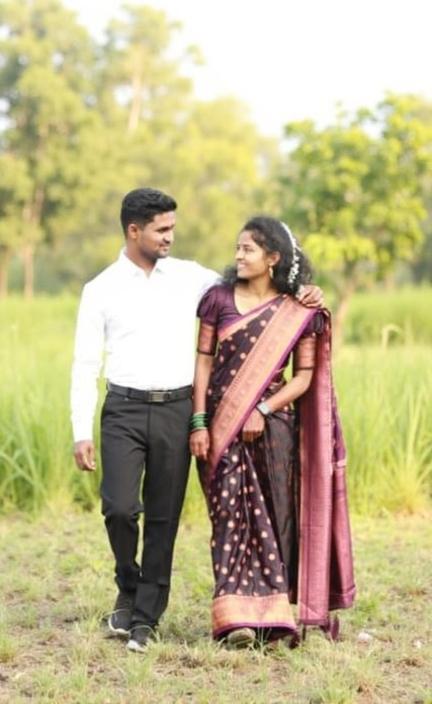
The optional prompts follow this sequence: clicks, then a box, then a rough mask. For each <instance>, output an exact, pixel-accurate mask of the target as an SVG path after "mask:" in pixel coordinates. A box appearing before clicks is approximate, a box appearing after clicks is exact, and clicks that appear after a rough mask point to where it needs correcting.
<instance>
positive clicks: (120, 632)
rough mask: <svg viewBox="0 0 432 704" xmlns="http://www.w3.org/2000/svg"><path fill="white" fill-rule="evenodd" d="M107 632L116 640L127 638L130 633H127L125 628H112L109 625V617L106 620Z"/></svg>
mask: <svg viewBox="0 0 432 704" xmlns="http://www.w3.org/2000/svg"><path fill="white" fill-rule="evenodd" d="M108 630H109V632H110V635H111V636H115V637H116V638H129V636H130V631H127V630H126V629H125V628H114V626H113V625H112V623H111V616H110V617H109V619H108Z"/></svg>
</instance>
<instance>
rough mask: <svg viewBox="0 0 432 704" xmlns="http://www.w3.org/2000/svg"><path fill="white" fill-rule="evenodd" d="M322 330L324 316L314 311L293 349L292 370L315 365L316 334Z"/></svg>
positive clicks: (311, 367) (310, 367)
mask: <svg viewBox="0 0 432 704" xmlns="http://www.w3.org/2000/svg"><path fill="white" fill-rule="evenodd" d="M323 330H324V316H323V315H322V314H321V313H319V312H318V313H316V314H315V315H314V317H313V318H312V320H311V321H310V322H309V323H308V325H307V326H306V328H305V330H304V332H303V334H302V336H301V338H300V339H299V341H298V343H297V344H296V346H295V349H294V371H298V370H299V369H313V368H314V367H315V351H316V336H317V335H320V334H321V333H322V332H323Z"/></svg>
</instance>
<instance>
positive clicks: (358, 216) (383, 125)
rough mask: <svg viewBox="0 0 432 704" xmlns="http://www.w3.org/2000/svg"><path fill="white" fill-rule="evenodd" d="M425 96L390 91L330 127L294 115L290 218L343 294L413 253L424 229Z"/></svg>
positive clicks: (429, 158)
mask: <svg viewBox="0 0 432 704" xmlns="http://www.w3.org/2000/svg"><path fill="white" fill-rule="evenodd" d="M422 105H423V104H422V102H421V101H420V100H419V99H417V98H415V97H410V96H389V97H388V98H386V100H384V101H383V102H382V103H380V104H379V105H378V106H377V107H376V109H375V110H373V111H366V110H364V109H362V110H359V111H358V112H357V113H356V114H355V115H354V116H348V115H341V116H340V117H339V120H338V121H337V122H336V123H335V124H333V125H330V126H328V127H325V128H322V129H321V128H318V127H316V126H315V125H314V124H313V123H311V122H300V123H291V124H289V125H288V126H287V127H286V137H287V139H288V143H289V144H290V145H291V150H290V152H289V154H288V157H287V160H286V165H285V167H284V169H283V171H282V173H281V175H280V184H281V189H280V202H281V207H282V208H283V210H284V214H285V218H286V219H287V221H288V222H289V223H290V224H291V225H292V227H293V228H294V229H298V231H299V232H300V233H302V242H303V244H304V246H305V249H306V251H307V252H308V253H309V254H310V256H311V258H312V260H313V261H314V262H315V263H316V265H317V267H318V268H319V270H320V271H327V272H329V276H328V282H329V284H330V285H333V286H334V287H336V288H337V289H338V290H339V291H340V292H341V293H342V295H343V294H344V292H346V291H347V290H350V289H355V288H356V287H357V286H358V285H359V283H361V282H364V281H365V280H368V279H370V275H371V273H372V274H373V275H374V276H378V277H382V276H385V275H386V274H387V273H388V272H389V271H392V270H393V269H394V267H395V265H396V263H397V262H398V261H401V260H408V261H409V260H412V259H413V258H414V255H415V253H416V251H418V249H419V245H420V244H421V242H422V240H423V237H424V233H423V230H422V221H423V220H424V218H425V216H426V209H425V203H424V198H423V192H422V182H423V181H422V179H424V178H425V177H426V174H427V171H428V168H430V166H431V164H432V120H431V119H429V120H426V119H424V118H423V119H422V118H421V116H420V115H419V111H420V108H421V106H422Z"/></svg>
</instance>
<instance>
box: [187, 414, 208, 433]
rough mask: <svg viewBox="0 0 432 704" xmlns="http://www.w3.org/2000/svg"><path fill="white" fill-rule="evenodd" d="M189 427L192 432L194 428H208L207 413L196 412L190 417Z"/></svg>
mask: <svg viewBox="0 0 432 704" xmlns="http://www.w3.org/2000/svg"><path fill="white" fill-rule="evenodd" d="M189 429H190V431H191V432H193V431H194V430H206V429H207V413H205V412H203V413H194V414H193V416H192V417H191V419H190V423H189Z"/></svg>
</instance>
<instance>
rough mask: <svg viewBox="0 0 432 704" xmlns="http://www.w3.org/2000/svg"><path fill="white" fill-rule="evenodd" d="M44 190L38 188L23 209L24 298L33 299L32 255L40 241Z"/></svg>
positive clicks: (22, 255)
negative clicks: (26, 233) (24, 241)
mask: <svg viewBox="0 0 432 704" xmlns="http://www.w3.org/2000/svg"><path fill="white" fill-rule="evenodd" d="M44 198H45V194H44V190H43V188H42V187H41V186H38V187H37V188H36V190H35V193H34V197H33V199H32V201H31V202H30V203H27V205H26V206H25V207H24V211H23V220H24V223H25V225H26V228H25V231H26V232H28V240H27V242H26V243H25V244H24V245H23V247H22V250H21V257H22V261H23V266H24V297H25V298H33V294H34V253H35V249H36V243H37V242H38V240H39V239H40V232H39V230H40V224H41V218H42V207H43V203H44Z"/></svg>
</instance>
